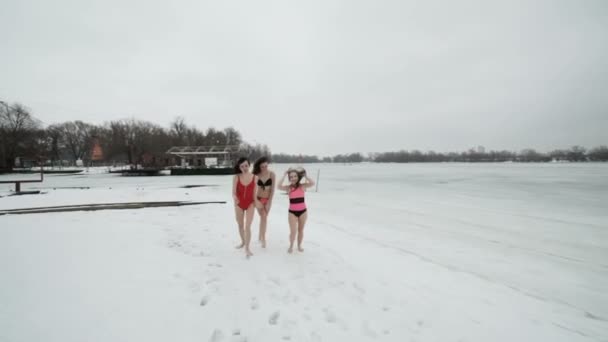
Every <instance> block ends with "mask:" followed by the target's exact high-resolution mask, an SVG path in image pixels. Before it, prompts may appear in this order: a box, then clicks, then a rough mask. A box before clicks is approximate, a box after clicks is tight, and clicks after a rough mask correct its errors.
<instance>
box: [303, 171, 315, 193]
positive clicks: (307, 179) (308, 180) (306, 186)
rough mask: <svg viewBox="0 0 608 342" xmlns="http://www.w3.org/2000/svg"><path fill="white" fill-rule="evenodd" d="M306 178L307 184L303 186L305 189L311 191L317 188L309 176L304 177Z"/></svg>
mask: <svg viewBox="0 0 608 342" xmlns="http://www.w3.org/2000/svg"><path fill="white" fill-rule="evenodd" d="M304 177H306V183H304V184H302V186H303V187H304V188H305V189H310V188H312V187H313V186H315V181H314V180H313V179H312V178H310V177H309V176H308V174H306V175H304Z"/></svg>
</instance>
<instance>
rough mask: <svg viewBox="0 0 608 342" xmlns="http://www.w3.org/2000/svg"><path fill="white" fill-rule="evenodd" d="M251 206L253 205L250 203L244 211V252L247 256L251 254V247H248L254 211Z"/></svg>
mask: <svg viewBox="0 0 608 342" xmlns="http://www.w3.org/2000/svg"><path fill="white" fill-rule="evenodd" d="M253 208H254V205H253V204H251V205H250V206H249V208H248V209H247V212H246V213H245V253H246V254H247V257H250V256H252V255H253V253H251V249H249V243H250V242H251V223H252V222H253V213H254V212H255V210H254V209H253Z"/></svg>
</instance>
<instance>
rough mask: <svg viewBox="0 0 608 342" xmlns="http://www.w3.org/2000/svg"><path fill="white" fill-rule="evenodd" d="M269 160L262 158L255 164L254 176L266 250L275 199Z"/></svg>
mask: <svg viewBox="0 0 608 342" xmlns="http://www.w3.org/2000/svg"><path fill="white" fill-rule="evenodd" d="M268 164H269V160H268V158H267V157H261V158H260V159H258V160H256V162H255V163H254V164H253V174H254V175H256V176H257V177H258V183H257V184H258V192H257V194H256V196H257V199H258V202H259V207H258V214H260V235H259V240H260V243H261V244H262V248H266V227H267V224H268V213H269V212H270V208H271V207H272V198H273V197H274V184H275V174H274V172H272V171H270V170H269V169H268Z"/></svg>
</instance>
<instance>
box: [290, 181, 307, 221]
mask: <svg viewBox="0 0 608 342" xmlns="http://www.w3.org/2000/svg"><path fill="white" fill-rule="evenodd" d="M289 212H290V213H292V214H294V215H295V216H296V217H300V216H302V214H304V213H305V212H306V203H305V202H304V189H302V187H301V186H298V187H297V188H295V189H293V188H290V190H289Z"/></svg>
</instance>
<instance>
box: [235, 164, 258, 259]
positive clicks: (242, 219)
mask: <svg viewBox="0 0 608 342" xmlns="http://www.w3.org/2000/svg"><path fill="white" fill-rule="evenodd" d="M234 171H235V172H236V175H235V176H234V179H233V180H232V198H233V199H234V211H235V214H236V222H237V224H238V225H239V234H240V236H241V244H240V245H238V246H237V247H236V248H243V247H245V255H246V256H247V257H248V258H249V257H250V256H252V255H253V253H251V249H250V248H249V243H250V242H251V222H252V221H253V213H254V210H255V207H257V206H259V202H258V199H257V197H256V196H255V194H256V193H257V191H258V186H257V183H256V182H257V177H256V176H255V175H254V174H252V173H251V172H250V171H249V160H248V159H247V158H240V159H239V160H238V162H237V164H236V166H235V170H234Z"/></svg>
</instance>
